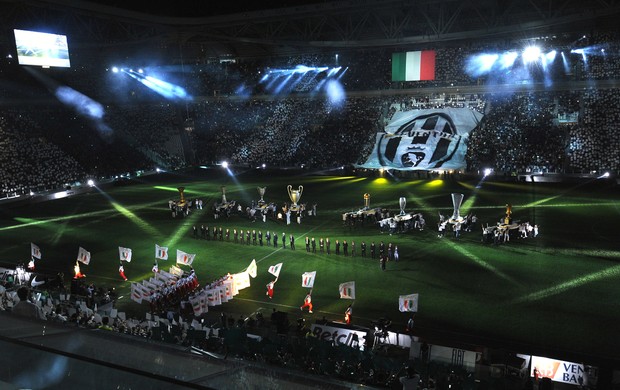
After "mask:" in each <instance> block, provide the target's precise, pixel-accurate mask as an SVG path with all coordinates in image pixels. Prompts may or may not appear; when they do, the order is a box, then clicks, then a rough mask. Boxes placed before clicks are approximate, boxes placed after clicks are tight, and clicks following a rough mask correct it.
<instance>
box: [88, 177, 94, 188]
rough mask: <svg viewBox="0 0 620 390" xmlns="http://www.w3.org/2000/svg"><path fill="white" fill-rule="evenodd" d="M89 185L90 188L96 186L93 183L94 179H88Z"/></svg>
mask: <svg viewBox="0 0 620 390" xmlns="http://www.w3.org/2000/svg"><path fill="white" fill-rule="evenodd" d="M87 184H88V185H89V186H90V187H94V186H95V182H94V181H93V179H88V181H87Z"/></svg>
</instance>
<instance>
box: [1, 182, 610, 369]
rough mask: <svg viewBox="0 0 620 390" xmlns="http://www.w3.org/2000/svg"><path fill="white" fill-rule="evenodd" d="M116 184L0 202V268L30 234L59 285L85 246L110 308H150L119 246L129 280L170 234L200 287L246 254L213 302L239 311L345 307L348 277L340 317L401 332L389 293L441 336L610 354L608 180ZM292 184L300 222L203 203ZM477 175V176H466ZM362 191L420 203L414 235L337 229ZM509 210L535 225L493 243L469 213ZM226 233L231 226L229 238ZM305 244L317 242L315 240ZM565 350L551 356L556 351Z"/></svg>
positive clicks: (494, 217)
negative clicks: (388, 257)
mask: <svg viewBox="0 0 620 390" xmlns="http://www.w3.org/2000/svg"><path fill="white" fill-rule="evenodd" d="M136 181H137V182H138V183H137V184H133V185H128V186H122V187H107V188H105V190H100V189H96V188H94V189H93V190H92V191H91V192H90V193H88V194H82V195H78V196H75V197H70V198H65V199H58V200H54V201H48V202H41V203H34V204H29V205H5V206H2V209H0V243H1V245H0V265H1V266H5V267H8V266H14V265H15V264H17V263H20V262H24V263H26V262H27V261H28V260H29V254H30V245H29V244H30V242H34V243H36V244H37V245H38V246H39V247H40V248H41V250H42V253H43V259H42V260H40V261H38V262H37V268H38V271H39V272H46V273H55V272H57V271H63V272H64V273H65V275H66V279H67V282H68V279H69V277H70V276H71V275H72V274H73V264H74V263H75V259H76V256H77V252H78V247H79V246H82V247H84V248H85V249H87V250H89V251H90V252H91V254H92V260H91V263H90V265H88V266H83V267H82V271H83V272H84V273H85V274H86V275H87V278H86V281H93V282H95V283H96V284H97V285H103V286H114V287H116V288H117V289H118V290H119V293H120V295H122V296H123V297H122V298H121V299H120V300H119V301H118V303H117V306H118V307H119V309H120V310H121V311H126V312H128V313H129V314H133V315H141V312H143V311H145V310H147V308H148V305H147V304H146V303H143V304H142V305H138V304H136V303H134V302H132V301H131V300H130V299H129V290H130V284H129V283H128V282H123V281H122V280H121V278H120V276H119V275H118V272H117V270H118V264H119V256H118V247H119V246H124V247H129V248H131V249H132V250H133V260H132V261H131V263H129V264H126V265H125V273H126V275H127V277H128V278H129V280H130V281H140V280H142V279H144V278H148V277H150V276H151V275H152V274H151V267H152V265H153V263H154V251H155V250H154V246H155V244H156V243H157V244H159V245H162V246H168V247H169V248H170V252H171V259H170V260H168V261H167V262H165V261H160V262H159V264H160V268H163V269H168V267H169V266H170V265H172V264H174V259H173V258H174V254H173V253H175V252H176V249H181V250H183V251H185V252H188V253H196V260H195V262H194V264H193V266H194V268H195V269H196V273H197V275H198V278H199V281H200V282H201V285H204V284H206V283H208V282H210V281H212V280H214V279H216V278H218V277H219V276H221V275H224V274H226V273H229V272H230V273H235V272H240V271H243V270H244V269H245V268H246V267H247V266H248V265H249V264H250V262H251V260H252V259H253V258H255V259H256V261H257V262H258V276H257V277H256V278H255V279H252V281H251V282H252V285H251V287H249V288H247V289H245V290H243V291H242V292H241V293H240V294H239V295H238V296H237V297H235V298H234V300H233V301H231V302H229V303H226V304H225V305H223V306H221V307H219V308H217V309H216V310H220V311H222V310H223V311H226V312H231V313H245V314H250V313H253V312H255V311H256V310H257V309H258V308H262V309H264V310H267V313H269V312H270V311H271V309H272V308H277V309H278V310H283V311H288V312H290V313H291V318H292V319H295V318H297V317H298V316H301V315H303V316H304V317H305V318H306V319H310V320H312V319H317V318H321V317H323V316H325V317H327V318H328V319H330V320H339V321H342V319H343V312H344V310H345V308H346V307H347V305H348V304H349V303H350V301H348V300H343V299H339V294H338V285H339V284H340V283H343V282H347V281H355V282H356V295H357V296H356V300H355V305H354V313H353V314H354V315H353V321H354V323H357V324H360V325H367V326H369V325H370V323H371V321H372V320H376V319H377V318H379V317H382V316H387V317H389V318H391V319H392V321H393V322H394V324H395V326H394V330H402V329H403V328H404V324H405V323H406V320H407V319H408V317H409V315H408V314H407V313H400V312H399V311H398V296H399V295H404V294H410V293H419V294H420V299H419V312H418V314H417V315H416V329H417V332H418V333H419V334H421V335H423V336H428V337H432V336H433V335H442V336H443V337H451V338H452V339H455V340H461V341H463V342H472V341H474V340H478V342H486V343H488V344H497V343H499V344H502V343H507V344H509V345H521V347H519V348H523V349H526V350H525V351H517V352H525V353H527V352H539V353H546V352H547V353H549V352H548V351H553V353H564V352H565V353H566V355H567V356H585V357H588V356H592V358H593V359H594V358H595V357H614V356H617V355H618V353H617V351H618V350H619V348H620V337H618V336H617V332H616V331H615V329H616V325H617V323H618V320H619V319H620V303H619V299H618V297H619V296H620V263H619V260H620V248H619V246H618V242H619V241H618V232H620V229H619V228H618V220H619V219H620V201H619V200H618V190H617V188H616V187H611V186H610V187H606V186H593V185H591V183H590V184H589V185H569V184H539V183H537V184H536V185H532V184H531V183H517V182H505V181H495V180H494V179H493V178H492V177H491V178H489V179H487V180H485V181H484V182H482V183H479V182H478V179H476V180H459V179H458V178H448V179H415V180H414V179H396V178H393V177H390V176H387V177H386V178H377V177H368V178H366V177H363V178H362V177H353V176H312V175H290V176H286V175H279V174H269V173H265V172H263V171H258V172H257V171H254V172H250V173H243V172H237V175H236V176H235V177H234V178H233V177H231V176H228V175H226V174H224V173H223V172H222V171H219V170H200V171H196V172H185V173H169V174H161V175H155V176H149V177H142V178H138V179H137V180H136ZM289 184H290V185H292V186H293V188H297V187H298V186H299V185H303V187H304V190H303V193H302V196H301V203H304V202H307V203H308V204H312V203H314V202H316V203H317V204H318V216H317V217H307V218H305V219H304V220H303V222H302V224H301V225H298V224H297V223H292V224H291V225H289V226H287V225H286V224H285V223H283V222H276V221H267V222H266V223H263V222H262V221H260V220H258V221H257V222H251V221H249V220H248V219H247V218H245V217H242V216H232V217H231V218H229V219H226V218H221V219H219V220H217V221H215V220H214V219H213V215H212V213H211V211H210V206H211V204H212V202H213V201H219V200H220V199H221V190H220V187H221V186H222V185H225V186H226V188H227V198H228V200H233V199H234V200H237V201H238V202H241V203H242V204H243V205H244V206H245V205H248V204H249V203H250V201H251V200H257V199H258V198H259V195H258V191H257V189H256V187H258V186H260V187H265V186H266V187H267V190H266V194H265V200H266V201H268V202H271V201H274V202H276V204H278V205H282V203H283V202H285V201H286V202H288V201H289V199H288V194H287V190H286V188H287V185H289ZM478 184H480V185H478ZM179 186H184V187H185V188H186V190H185V194H186V196H187V197H188V198H190V199H194V198H201V199H203V201H204V202H205V203H204V204H205V207H204V210H197V211H193V212H192V213H191V214H190V216H189V217H188V218H179V217H177V218H176V219H173V218H172V217H171V213H170V212H169V211H168V209H167V203H168V200H169V199H177V198H178V191H177V189H176V188H177V187H179ZM452 192H458V193H462V194H464V196H465V197H464V201H463V205H462V208H461V214H462V215H465V214H467V212H469V211H472V212H473V213H474V214H476V215H477V216H478V218H479V224H478V225H477V226H476V228H475V230H474V231H473V232H471V233H464V234H463V235H462V237H461V238H460V239H459V240H456V239H455V238H454V237H453V236H452V235H451V234H450V233H448V234H446V236H445V237H444V238H441V239H440V238H438V237H437V231H436V224H437V221H438V212H439V211H441V212H442V213H443V214H444V215H448V216H449V215H451V213H452V202H451V198H450V193H452ZM364 193H369V194H370V195H371V200H370V205H371V207H385V208H388V209H390V210H391V211H392V213H395V212H398V210H399V206H398V199H399V197H401V196H404V197H405V198H406V199H407V205H406V210H407V211H416V212H422V213H423V215H424V216H425V219H426V221H427V228H426V229H425V230H424V231H412V232H408V233H406V234H398V235H392V236H390V235H389V234H381V233H380V232H379V229H378V228H377V227H376V226H365V227H357V228H354V229H350V228H348V227H345V226H344V225H343V223H342V219H341V214H342V213H343V212H347V211H353V210H357V209H359V208H361V207H362V206H363V204H364V203H363V202H364V201H363V194H364ZM507 203H510V204H512V206H513V218H514V219H515V220H520V221H523V222H525V221H529V222H530V223H536V224H538V225H540V235H539V236H538V237H537V238H528V239H513V240H512V241H511V242H509V243H506V244H502V245H498V246H494V245H489V244H482V243H481V242H480V241H481V237H482V234H481V229H480V223H482V224H487V223H489V224H495V223H496V222H497V221H499V220H500V218H502V217H503V216H504V214H505V210H506V208H505V205H506V204H507ZM201 224H204V225H205V226H209V227H210V228H213V226H217V227H220V226H221V227H223V228H224V230H225V229H226V228H230V229H231V231H232V229H233V228H237V229H243V230H246V229H256V230H262V231H263V232H265V231H267V230H270V231H272V232H276V233H278V235H279V236H280V238H281V235H282V232H286V234H287V237H288V235H289V234H291V233H292V234H293V235H294V236H295V238H296V247H297V249H296V251H292V250H290V249H289V247H288V242H287V248H286V249H282V248H281V242H280V246H279V248H273V246H271V247H267V246H263V247H260V246H253V245H241V244H234V243H233V242H232V237H231V242H226V241H224V242H214V241H205V240H197V239H194V238H193V237H192V236H193V234H192V226H194V225H196V226H197V227H200V225H201ZM231 236H232V234H231ZM306 236H310V237H315V239H316V240H317V246H318V240H319V238H320V237H329V238H330V239H331V241H332V255H330V256H328V255H327V254H319V253H317V254H308V253H306V251H305V245H304V239H305V237H306ZM336 239H339V240H341V241H342V240H347V241H349V242H351V241H355V242H356V244H357V257H355V258H351V257H347V258H345V257H343V256H342V255H341V256H336V255H335V254H333V251H334V242H335V240H336ZM362 241H365V242H366V243H367V244H370V242H372V241H374V242H375V243H376V244H377V245H378V244H379V242H380V241H384V242H385V244H386V245H387V244H388V242H392V243H393V244H396V245H398V247H399V252H400V261H399V262H390V263H388V264H387V270H386V271H385V272H383V271H381V270H380V267H379V262H378V260H371V259H370V257H369V256H367V257H366V258H362V257H361V256H360V248H359V244H360V243H361V242H362ZM317 251H318V250H317ZM280 262H282V263H284V265H283V269H282V272H281V274H280V278H279V280H278V282H277V284H276V286H275V295H274V299H273V300H271V301H269V300H268V299H267V297H266V296H265V291H266V288H265V285H266V284H267V283H268V282H269V281H270V280H271V279H272V276H271V275H270V274H269V273H268V272H267V268H268V267H269V266H270V265H275V264H276V263H280ZM305 271H316V272H317V276H316V282H315V287H314V290H313V303H314V305H315V310H314V314H312V315H310V314H308V313H307V312H305V313H303V314H301V313H300V311H299V309H298V307H299V306H300V305H301V304H302V301H303V298H304V296H305V293H306V291H307V290H306V289H305V288H303V287H302V286H301V274H302V273H303V272H305ZM558 357H560V358H561V357H563V356H558Z"/></svg>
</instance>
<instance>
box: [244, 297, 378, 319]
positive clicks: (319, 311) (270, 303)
mask: <svg viewBox="0 0 620 390" xmlns="http://www.w3.org/2000/svg"><path fill="white" fill-rule="evenodd" d="M233 300H239V301H246V302H253V303H260V304H263V305H271V306H276V307H285V308H287V309H293V310H296V309H299V306H290V305H283V304H281V303H273V302H265V301H257V300H255V299H248V298H234V299H233ZM261 309H262V308H261ZM299 312H300V313H306V314H308V312H307V311H301V310H300V311H299ZM313 313H321V314H329V315H333V316H343V317H344V312H342V313H332V312H330V311H322V310H313ZM356 318H361V319H364V320H370V318H366V317H360V316H356Z"/></svg>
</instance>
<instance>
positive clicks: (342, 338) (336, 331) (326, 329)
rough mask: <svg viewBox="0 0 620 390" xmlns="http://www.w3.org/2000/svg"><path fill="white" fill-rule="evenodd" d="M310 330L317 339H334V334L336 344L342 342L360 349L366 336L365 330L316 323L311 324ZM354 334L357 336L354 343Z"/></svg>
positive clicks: (362, 347)
mask: <svg viewBox="0 0 620 390" xmlns="http://www.w3.org/2000/svg"><path fill="white" fill-rule="evenodd" d="M310 330H311V331H312V333H313V334H314V335H315V336H316V338H317V339H319V340H331V341H334V335H336V344H337V345H340V344H343V345H348V346H349V347H357V346H359V348H360V351H363V350H364V337H365V336H366V332H363V331H360V330H352V329H344V328H336V327H335V326H328V325H318V324H312V327H311V328H310ZM355 336H357V343H355Z"/></svg>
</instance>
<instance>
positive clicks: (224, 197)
mask: <svg viewBox="0 0 620 390" xmlns="http://www.w3.org/2000/svg"><path fill="white" fill-rule="evenodd" d="M226 203H228V202H226V186H222V204H226Z"/></svg>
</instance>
